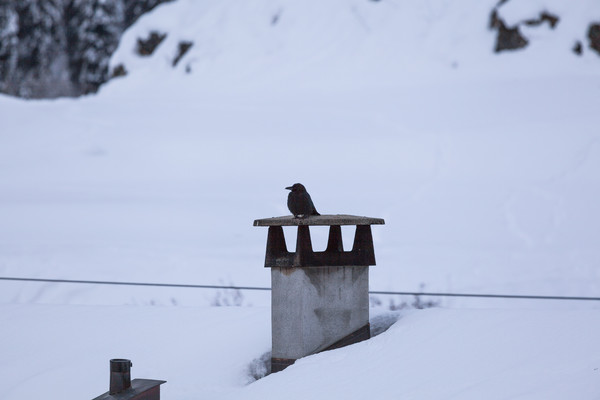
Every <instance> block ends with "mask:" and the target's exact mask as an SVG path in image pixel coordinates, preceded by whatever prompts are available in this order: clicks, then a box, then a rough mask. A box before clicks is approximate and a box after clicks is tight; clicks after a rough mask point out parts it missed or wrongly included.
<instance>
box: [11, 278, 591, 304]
mask: <svg viewBox="0 0 600 400" xmlns="http://www.w3.org/2000/svg"><path fill="white" fill-rule="evenodd" d="M0 280H3V281H21V282H45V283H78V284H92V285H117V286H153V287H175V288H196V289H233V290H262V291H269V290H271V288H268V287H257V286H233V285H193V284H185V283H184V284H181V283H152V282H117V281H90V280H73V279H46V278H18V277H0ZM369 294H380V295H404V296H432V297H476V298H495V299H530V300H580V301H600V297H584V296H537V295H514V294H485V293H438V292H396V291H381V290H372V291H369Z"/></svg>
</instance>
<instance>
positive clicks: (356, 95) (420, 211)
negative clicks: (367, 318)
mask: <svg viewBox="0 0 600 400" xmlns="http://www.w3.org/2000/svg"><path fill="white" fill-rule="evenodd" d="M524 3H527V2H522V1H521V2H519V1H517V0H513V1H511V2H509V3H505V4H503V5H502V6H501V8H500V9H499V12H500V13H501V14H502V13H506V16H505V18H506V20H507V21H510V23H516V22H515V21H518V20H519V19H525V18H529V15H530V14H531V13H532V11H531V10H532V8H531V7H530V6H521V7H520V8H519V4H521V5H523V4H524ZM544 4H545V5H546V8H547V9H549V10H550V11H556V12H557V13H559V14H560V17H561V20H560V22H559V23H558V25H557V27H556V28H555V29H550V28H548V27H547V26H546V25H545V24H544V25H543V26H539V27H536V28H531V29H530V31H528V32H526V33H527V34H529V35H530V36H529V39H530V46H529V47H527V48H525V49H523V50H520V51H515V52H507V53H502V54H494V53H493V52H492V49H493V43H494V33H493V32H492V31H490V30H489V29H488V23H489V14H490V10H491V8H492V7H493V6H494V5H495V4H494V2H493V1H472V2H464V3H461V4H456V3H452V2H446V1H441V0H429V1H382V2H367V1H365V2H357V1H342V0H335V1H332V2H328V3H326V4H322V2H302V3H298V2H275V1H267V0H254V1H251V2H244V3H243V4H240V3H239V2H232V1H203V2H196V1H188V0H179V1H177V2H174V3H168V4H164V5H162V6H159V7H158V8H156V9H155V10H154V11H153V12H151V13H149V14H148V15H146V16H144V17H142V18H141V19H140V20H139V21H138V22H137V23H136V24H135V25H134V26H133V27H132V28H131V29H130V30H129V31H128V32H127V33H126V35H125V37H124V38H123V40H122V42H121V44H120V47H119V49H118V51H117V53H116V54H115V56H114V59H113V61H112V64H113V65H117V64H119V63H124V64H125V66H126V69H127V70H128V71H129V75H128V76H127V77H125V78H120V79H114V80H113V81H111V83H109V84H108V85H107V86H106V87H105V88H104V89H103V90H102V91H101V93H100V94H99V95H97V96H90V97H87V98H84V99H80V100H57V101H43V102H25V101H19V100H15V99H11V98H7V97H0V114H1V120H2V131H1V132H0V140H1V142H2V146H0V192H1V193H2V196H1V198H0V202H1V205H2V206H1V207H0V220H1V221H2V224H0V239H1V240H0V271H1V273H2V275H5V276H33V277H52V278H70V279H102V280H130V281H154V282H176V283H199V284H218V283H234V284H238V285H259V286H268V284H269V275H268V271H265V270H264V268H262V263H263V257H264V245H265V239H266V232H265V230H264V229H260V228H253V227H252V226H251V225H252V220H253V219H255V218H262V217H268V216H274V215H283V214H287V213H288V211H287V209H286V206H285V198H286V193H287V192H286V191H285V190H284V189H283V188H284V187H285V186H288V185H290V184H291V183H294V182H303V183H304V184H305V185H306V186H307V187H308V189H309V191H310V192H311V194H312V196H313V199H314V201H315V202H316V205H317V208H318V209H319V210H320V211H321V212H322V213H333V214H335V213H350V214H357V215H369V216H377V217H384V218H385V219H386V223H387V224H386V225H385V226H380V227H375V228H374V235H375V248H376V254H377V263H378V265H377V266H376V267H374V268H372V274H371V288H372V289H375V290H394V289H396V290H415V289H419V288H420V285H421V284H425V289H426V290H437V291H471V292H473V291H481V292H505V293H535V294H557V295H590V296H592V295H596V294H597V293H598V290H599V284H598V282H599V280H598V264H599V263H600V251H599V250H598V247H597V244H596V242H597V238H598V237H600V230H599V229H600V228H599V227H600V213H599V211H598V208H597V207H596V203H597V199H598V195H599V194H600V193H599V191H600V189H599V173H598V171H600V168H599V164H600V148H599V140H600V136H599V134H598V129H597V126H598V123H599V122H600V116H599V115H598V112H597V106H596V100H597V96H598V89H599V88H598V85H597V83H596V82H598V78H599V76H600V69H599V66H600V57H598V56H597V55H596V54H595V53H594V52H593V51H591V50H589V49H586V51H584V53H583V55H582V56H581V57H577V56H576V55H575V54H574V53H572V52H571V50H570V48H565V46H566V43H570V42H571V41H572V40H575V39H577V38H579V39H581V40H583V38H582V35H584V34H585V30H586V26H587V22H585V21H591V20H593V18H594V15H600V14H598V13H597V11H598V10H597V3H596V2H595V1H583V0H581V1H580V2H577V6H573V7H569V8H565V6H564V5H562V3H561V2H557V1H552V2H546V3H544ZM509 6H510V7H512V8H509ZM541 7H542V6H541V5H540V8H541ZM595 7H596V8H595ZM505 9H506V10H505ZM519 13H520V14H519ZM502 15H503V16H504V14H502ZM519 15H521V17H519ZM275 21H276V22H275ZM584 22H585V23H584ZM578 29H579V31H578ZM152 30H158V31H160V32H166V33H167V38H166V39H165V41H164V42H163V43H162V44H161V45H160V46H159V47H158V48H157V50H156V51H155V53H154V54H153V55H152V56H150V57H143V58H142V57H139V56H136V55H135V54H134V48H135V44H134V43H135V41H136V40H137V38H138V37H139V38H144V37H145V36H146V35H147V34H148V32H149V31H152ZM532 32H536V35H537V36H536V35H533V33H532ZM578 35H579V36H578ZM180 40H190V41H193V42H194V45H193V46H192V48H191V49H190V51H189V52H188V54H186V55H185V56H184V57H183V58H182V59H181V61H180V63H179V64H178V65H177V67H176V68H175V69H173V67H172V60H173V56H174V52H175V51H176V48H177V43H178V42H179V41H180ZM186 66H189V68H190V70H191V72H190V73H186V72H185V69H186ZM313 235H314V243H315V246H316V247H317V249H318V248H319V247H324V246H325V241H326V232H325V231H324V230H318V229H315V231H314V233H313ZM351 235H352V233H351V232H346V240H347V244H349V243H351V240H352V237H351ZM288 236H289V237H288V240H289V243H290V246H289V247H292V246H291V244H293V243H294V232H293V231H290V232H288ZM347 247H348V246H347ZM2 285H3V290H2V291H0V296H1V298H2V301H4V302H20V303H23V302H24V303H28V302H44V303H47V302H52V303H75V304H81V303H83V304H98V303H100V304H107V303H111V304H123V303H134V304H206V303H210V302H212V301H213V300H214V298H215V296H218V294H216V293H214V292H213V293H211V292H199V291H190V290H181V289H172V290H167V289H165V290H163V289H160V290H158V289H143V288H136V289H131V288H107V287H102V288H100V287H94V286H71V285H54V284H47V285H41V284H29V283H6V282H3V283H2ZM244 296H246V297H245V300H244V301H245V303H246V304H248V303H252V304H268V295H267V294H251V293H244ZM444 304H446V305H460V304H464V303H463V301H462V300H461V301H459V300H447V301H445V303H444ZM469 304H474V303H473V302H470V303H469ZM477 304H483V305H485V304H489V303H480V302H478V303H477ZM494 304H497V305H498V304H501V303H497V302H496V303H494ZM511 304H513V303H511ZM554 306H556V305H554V304H553V305H552V307H554Z"/></svg>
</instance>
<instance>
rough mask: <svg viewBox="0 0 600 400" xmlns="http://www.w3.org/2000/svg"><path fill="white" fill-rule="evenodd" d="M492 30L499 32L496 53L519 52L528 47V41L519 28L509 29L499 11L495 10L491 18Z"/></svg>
mask: <svg viewBox="0 0 600 400" xmlns="http://www.w3.org/2000/svg"><path fill="white" fill-rule="evenodd" d="M490 28H491V29H495V30H497V31H498V36H497V37H496V47H495V48H494V51H495V52H496V53H499V52H501V51H504V50H517V49H521V48H523V47H525V46H527V43H528V40H527V39H526V38H525V37H524V36H523V35H521V32H519V26H518V25H517V26H513V27H507V26H506V24H505V23H504V21H503V20H502V18H500V16H499V15H498V11H497V10H496V9H494V10H493V11H492V14H491V16H490Z"/></svg>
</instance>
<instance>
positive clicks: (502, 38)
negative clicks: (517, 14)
mask: <svg viewBox="0 0 600 400" xmlns="http://www.w3.org/2000/svg"><path fill="white" fill-rule="evenodd" d="M506 1H507V0H503V1H500V2H499V3H498V5H497V6H496V7H495V8H494V10H492V14H491V15H490V23H489V26H490V29H493V30H497V31H498V36H497V37H496V47H495V49H494V51H495V52H496V53H499V52H501V51H504V50H517V49H522V48H524V47H526V46H527V44H528V43H529V40H527V38H526V37H525V36H523V35H522V34H521V31H520V30H519V27H520V25H521V24H524V25H527V26H540V25H542V24H543V23H548V25H550V28H552V29H554V28H555V27H556V25H557V24H558V22H559V20H560V18H559V17H558V16H557V15H554V14H552V13H550V12H548V11H542V12H541V13H540V15H539V16H538V17H537V18H531V19H527V20H525V21H523V22H521V23H518V24H516V25H514V26H507V25H506V23H505V22H504V20H503V19H502V17H501V16H500V14H499V13H498V7H499V6H500V5H501V4H503V3H506Z"/></svg>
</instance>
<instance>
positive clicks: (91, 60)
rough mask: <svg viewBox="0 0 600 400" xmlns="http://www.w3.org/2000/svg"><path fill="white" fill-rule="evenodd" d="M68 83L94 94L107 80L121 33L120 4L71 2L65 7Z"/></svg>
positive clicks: (99, 0)
mask: <svg viewBox="0 0 600 400" xmlns="http://www.w3.org/2000/svg"><path fill="white" fill-rule="evenodd" d="M66 16H67V32H68V33H67V39H68V41H67V43H68V53H69V69H70V74H71V81H72V82H73V83H74V84H76V85H77V86H78V87H79V88H80V90H81V91H82V93H89V92H95V91H96V90H97V89H98V87H99V86H100V85H101V84H102V83H104V82H106V81H107V80H108V78H109V71H108V63H109V61H110V56H111V54H112V53H113V52H114V51H115V49H116V48H117V45H118V44H119V38H120V37H121V34H122V32H123V29H124V23H123V17H124V7H123V1H122V0H72V1H71V3H70V4H69V5H68V6H67V10H66Z"/></svg>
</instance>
